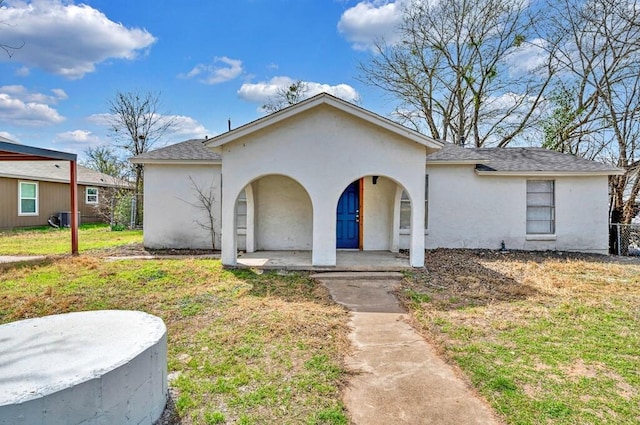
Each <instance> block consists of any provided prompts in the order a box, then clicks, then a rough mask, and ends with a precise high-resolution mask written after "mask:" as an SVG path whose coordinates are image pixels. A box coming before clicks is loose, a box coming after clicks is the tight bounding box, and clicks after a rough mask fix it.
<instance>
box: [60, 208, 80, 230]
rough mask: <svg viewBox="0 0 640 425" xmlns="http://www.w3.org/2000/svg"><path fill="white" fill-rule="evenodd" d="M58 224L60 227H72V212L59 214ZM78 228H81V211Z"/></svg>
mask: <svg viewBox="0 0 640 425" xmlns="http://www.w3.org/2000/svg"><path fill="white" fill-rule="evenodd" d="M58 222H59V223H60V227H71V211H63V212H59V213H58ZM78 226H80V211H78Z"/></svg>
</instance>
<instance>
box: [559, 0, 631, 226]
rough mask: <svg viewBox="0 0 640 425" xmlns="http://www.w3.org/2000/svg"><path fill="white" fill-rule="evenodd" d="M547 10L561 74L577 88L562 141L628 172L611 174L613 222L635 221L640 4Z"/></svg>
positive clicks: (565, 2) (563, 4) (579, 4)
mask: <svg viewBox="0 0 640 425" xmlns="http://www.w3.org/2000/svg"><path fill="white" fill-rule="evenodd" d="M548 7H549V8H550V9H551V10H552V11H553V17H554V19H553V21H552V24H553V26H552V27H551V28H552V29H553V36H555V37H556V39H557V45H558V47H559V48H558V49H557V50H556V51H555V52H554V56H555V59H556V60H557V63H558V64H559V66H560V69H561V72H560V73H559V74H558V78H559V79H560V80H561V81H562V84H563V85H564V86H565V87H569V86H571V87H574V90H573V91H572V95H571V96H572V102H571V105H570V107H569V108H568V112H569V115H568V119H567V122H566V123H565V125H564V126H563V128H562V132H563V134H564V135H563V136H562V138H563V139H564V142H563V143H564V144H566V145H568V146H573V147H574V148H575V146H577V145H578V144H585V142H586V143H588V144H589V145H591V152H597V155H596V157H597V158H599V159H602V160H606V161H608V162H610V163H612V164H614V165H617V166H618V167H620V168H622V169H624V170H625V173H624V175H621V176H613V177H611V210H612V212H611V219H612V221H614V222H621V223H630V222H631V219H632V218H633V215H634V205H635V202H636V199H637V197H638V194H639V193H640V1H639V0H628V1H622V2H620V1H617V0H561V1H559V2H550V4H549V6H548ZM555 133H556V134H555V136H556V137H557V136H558V134H557V133H558V132H555Z"/></svg>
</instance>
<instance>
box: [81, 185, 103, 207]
mask: <svg viewBox="0 0 640 425" xmlns="http://www.w3.org/2000/svg"><path fill="white" fill-rule="evenodd" d="M89 189H95V190H96V194H95V195H89ZM89 196H95V197H96V200H95V201H89ZM84 203H85V204H88V205H96V204H99V203H100V189H99V188H97V187H95V186H87V187H85V189H84Z"/></svg>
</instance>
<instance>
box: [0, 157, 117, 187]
mask: <svg viewBox="0 0 640 425" xmlns="http://www.w3.org/2000/svg"><path fill="white" fill-rule="evenodd" d="M69 175H70V174H69V161H0V177H9V178H14V179H28V180H38V181H50V182H58V183H69ZM78 184H82V185H91V186H101V187H116V186H117V187H126V186H129V183H128V182H125V181H123V180H120V179H116V178H114V177H112V176H109V175H107V174H102V173H99V172H97V171H94V170H91V169H89V168H86V167H83V166H82V165H78Z"/></svg>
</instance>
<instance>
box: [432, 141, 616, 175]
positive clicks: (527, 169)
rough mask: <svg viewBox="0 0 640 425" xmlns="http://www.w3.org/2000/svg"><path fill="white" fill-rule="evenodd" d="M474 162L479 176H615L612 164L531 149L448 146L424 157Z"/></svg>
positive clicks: (444, 160) (456, 161)
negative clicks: (596, 174) (583, 174)
mask: <svg viewBox="0 0 640 425" xmlns="http://www.w3.org/2000/svg"><path fill="white" fill-rule="evenodd" d="M461 162H462V163H469V162H476V170H477V171H478V172H480V173H487V174H490V173H559V174H562V173H587V174H588V173H598V174H618V173H620V172H621V171H622V170H621V169H619V168H617V167H613V166H611V165H606V164H602V163H600V162H597V161H591V160H588V159H584V158H579V157H577V156H575V155H570V154H565V153H561V152H556V151H550V150H548V149H544V148H534V147H508V148H462V147H460V146H457V145H453V144H451V143H446V144H445V146H444V147H443V148H442V149H441V150H440V151H438V152H435V153H432V154H430V155H427V163H429V164H434V163H442V164H446V163H461Z"/></svg>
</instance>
